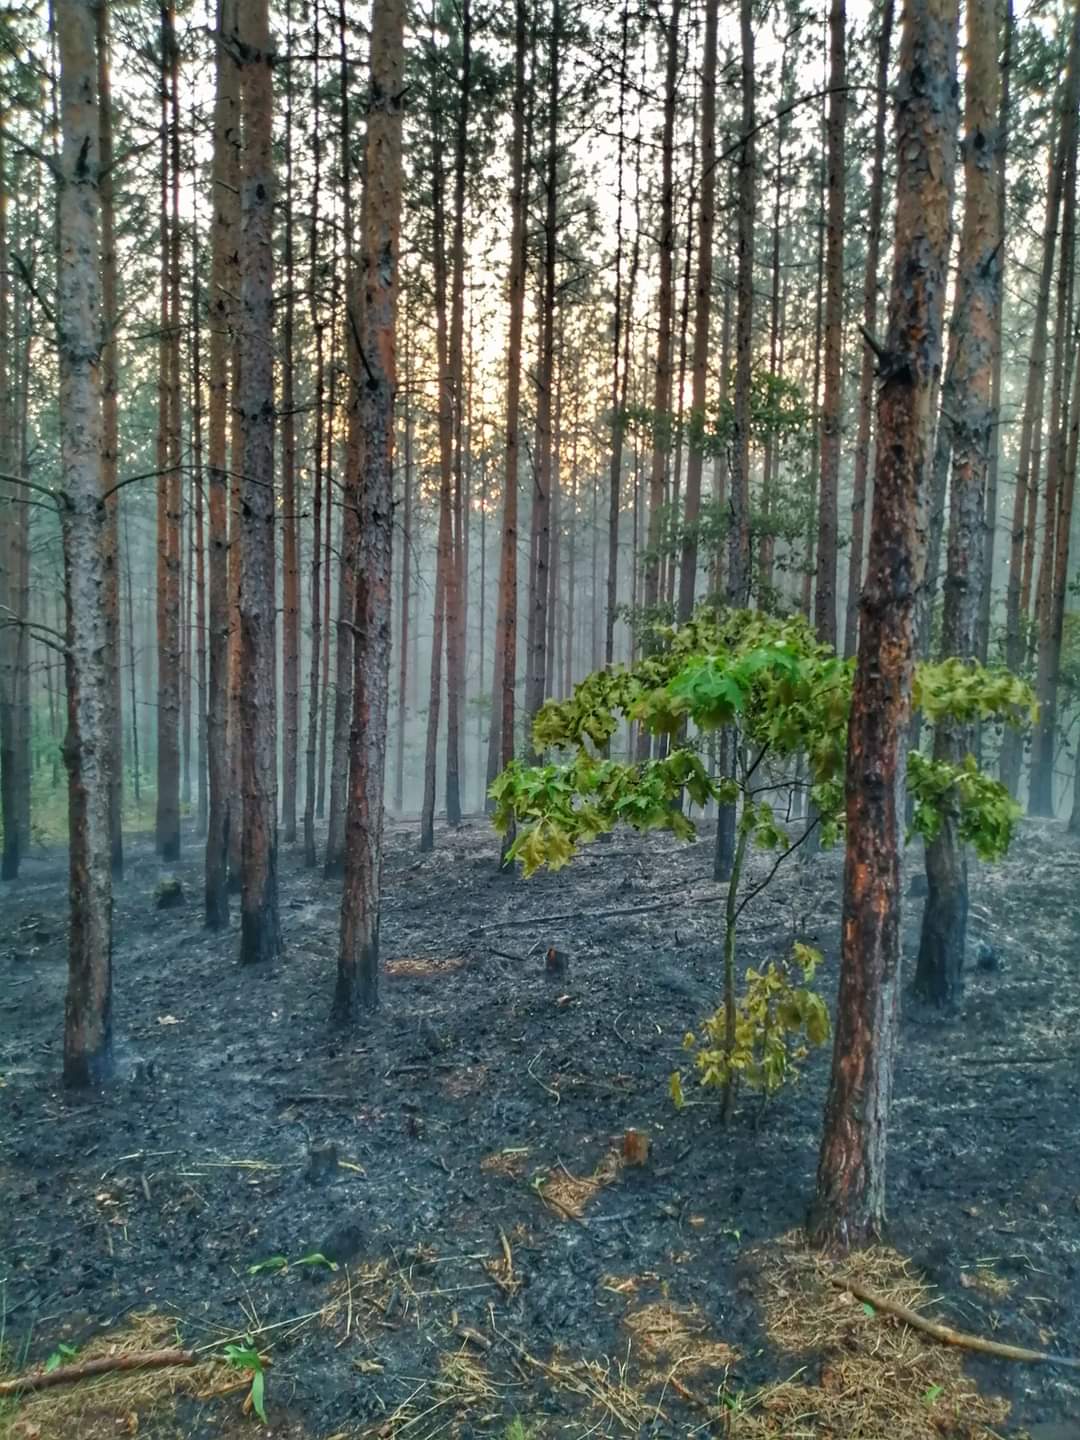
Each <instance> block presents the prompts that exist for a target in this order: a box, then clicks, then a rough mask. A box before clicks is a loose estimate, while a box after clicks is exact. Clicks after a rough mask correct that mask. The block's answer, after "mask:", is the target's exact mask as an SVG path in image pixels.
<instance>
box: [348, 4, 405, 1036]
mask: <svg viewBox="0 0 1080 1440" xmlns="http://www.w3.org/2000/svg"><path fill="white" fill-rule="evenodd" d="M404 38H405V5H404V0H374V5H373V8H372V20H371V85H370V99H369V110H368V133H367V173H366V185H365V192H364V249H363V257H362V264H363V268H362V274H361V283H362V285H363V295H362V312H363V313H362V321H361V327H360V328H361V344H362V345H363V346H364V352H363V354H364V373H365V376H366V377H367V378H366V384H365V385H364V390H363V408H362V412H361V414H362V422H363V429H364V444H363V449H364V472H363V477H362V479H361V482H360V487H359V499H360V506H361V511H362V514H361V523H360V537H361V538H360V554H359V564H358V567H357V585H356V642H355V645H354V647H353V649H354V657H355V682H354V705H353V724H352V732H351V736H350V749H351V764H350V767H349V803H348V814H347V822H346V823H347V836H348V843H347V845H346V851H345V855H346V859H345V885H344V893H343V896H342V905H341V949H340V951H339V954H338V976H337V988H336V991H335V994H334V1017H335V1019H336V1020H337V1021H338V1022H339V1023H346V1022H348V1021H350V1020H353V1019H355V1017H356V1015H357V1012H358V1011H360V1010H373V1009H375V1007H376V1005H377V1004H378V997H379V988H378V979H379V883H380V879H381V873H382V829H383V784H384V780H385V771H386V728H387V708H388V701H389V688H390V612H391V607H392V603H393V592H392V578H391V548H392V547H391V541H392V536H393V458H394V391H395V386H396V353H395V352H396V345H395V338H396V337H395V329H396V320H397V299H398V287H399V283H400V280H399V262H400V253H399V252H400V231H401V193H402V144H401V129H402V119H401V117H402V100H403V94H404V88H405V53H404V48H405V47H404Z"/></svg>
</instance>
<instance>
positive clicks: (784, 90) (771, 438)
mask: <svg viewBox="0 0 1080 1440" xmlns="http://www.w3.org/2000/svg"><path fill="white" fill-rule="evenodd" d="M790 85H791V76H790V68H789V64H788V37H786V36H785V39H784V49H783V54H782V56H781V60H780V96H781V100H782V103H783V104H785V105H786V104H787V103H788V98H789V92H790ZM775 128H776V150H775V156H774V160H773V219H772V263H771V265H770V270H771V272H772V274H771V280H770V294H769V379H770V381H775V380H776V378H777V376H779V375H780V374H781V373H782V366H783V354H782V352H783V342H782V339H781V334H782V330H783V321H784V313H785V308H786V299H787V280H786V278H785V280H784V282H783V286H781V278H780V272H781V268H782V267H781V232H782V226H783V218H782V217H783V196H784V153H785V151H786V149H787V142H788V136H787V126H786V125H785V124H784V123H783V121H782V120H781V121H779V122H778V123H777V125H776V127H775ZM781 293H783V296H784V302H783V303H782V302H781ZM777 438H778V437H777V435H776V434H775V432H774V429H773V427H769V429H768V430H767V431H766V434H765V441H764V445H763V447H762V449H763V454H762V463H761V469H762V476H761V530H760V537H759V540H758V603H759V605H761V606H762V608H766V607H768V606H769V605H770V604H771V603H772V590H773V572H774V567H775V560H776V533H775V521H774V518H773V515H774V509H775V496H774V491H775V488H776V475H777V471H778V470H779V468H780V466H779V454H778V446H777Z"/></svg>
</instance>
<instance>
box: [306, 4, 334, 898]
mask: <svg viewBox="0 0 1080 1440" xmlns="http://www.w3.org/2000/svg"><path fill="white" fill-rule="evenodd" d="M312 17H313V26H312V31H313V46H314V59H313V62H312V128H311V149H312V170H311V207H310V214H311V219H310V229H309V235H308V304H309V307H310V310H311V330H312V334H313V335H314V337H315V426H314V430H315V434H314V437H313V441H312V470H313V471H314V477H313V481H312V500H311V653H310V656H309V659H308V706H307V736H306V740H305V751H304V768H305V776H304V865H305V866H306V867H307V868H308V869H309V870H313V869H314V868H315V866H316V865H317V864H318V855H317V854H316V850H315V801H316V794H317V791H318V777H317V773H316V768H315V766H316V757H317V754H318V743H319V662H320V658H321V654H322V608H321V606H322V506H323V428H324V420H325V400H326V354H325V333H324V332H325V322H324V320H323V313H322V309H321V306H320V303H319V300H320V295H319V283H318V273H319V255H320V247H319V209H320V191H321V181H322V135H321V121H320V115H321V104H320V100H321V94H322V91H321V88H320V83H319V82H320V75H319V44H320V39H319V7H318V6H317V5H316V6H315V7H314V8H313V10H312ZM328 508H329V507H328Z"/></svg>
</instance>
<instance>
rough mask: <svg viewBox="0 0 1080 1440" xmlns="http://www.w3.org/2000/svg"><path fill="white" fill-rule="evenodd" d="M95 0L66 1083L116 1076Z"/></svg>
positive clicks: (67, 134) (67, 341)
mask: <svg viewBox="0 0 1080 1440" xmlns="http://www.w3.org/2000/svg"><path fill="white" fill-rule="evenodd" d="M95 12H96V6H95V5H94V3H93V0H57V3H56V7H55V11H54V14H55V17H56V35H57V43H58V46H59V52H60V103H61V133H62V150H61V154H60V158H59V168H58V174H57V189H58V200H59V225H58V239H59V254H58V258H57V304H56V321H57V344H58V350H59V361H60V395H59V402H60V403H59V413H60V465H61V477H62V487H63V499H62V502H61V506H60V518H61V526H62V530H63V546H64V579H65V586H64V592H65V598H66V605H67V662H66V669H67V692H68V695H67V699H68V731H67V736H66V738H65V741H64V758H65V761H66V763H67V769H68V803H69V825H70V844H69V854H70V861H69V863H70V896H71V931H70V940H69V954H68V989H67V1000H66V1005H65V1012H64V1082H65V1084H67V1085H69V1086H80V1087H81V1086H90V1085H97V1084H100V1083H101V1082H102V1081H104V1080H107V1079H108V1077H109V1075H110V1073H111V1070H112V873H111V864H110V851H111V845H110V830H109V785H110V781H109V757H110V751H111V739H110V735H109V717H110V707H109V680H108V675H107V674H106V669H105V655H106V645H107V634H106V631H107V626H106V616H105V533H104V532H105V525H106V519H105V509H104V507H103V506H102V504H101V457H102V450H103V440H104V432H103V422H102V404H101V351H102V346H103V343H104V339H105V337H104V334H103V332H102V304H101V250H100V243H101V196H100V189H99V186H100V168H101V167H100V135H101V131H100V120H99V115H98V76H97V60H96V54H95V47H96V39H97V36H96V29H97V26H96V15H95Z"/></svg>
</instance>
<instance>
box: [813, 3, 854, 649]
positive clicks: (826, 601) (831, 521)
mask: <svg viewBox="0 0 1080 1440" xmlns="http://www.w3.org/2000/svg"><path fill="white" fill-rule="evenodd" d="M845 24H846V17H845V12H844V0H832V3H831V5H830V8H829V91H830V94H829V122H828V131H827V134H828V139H827V151H828V161H827V167H828V168H827V180H826V186H827V192H828V205H827V218H826V247H825V396H824V400H823V403H822V407H821V471H820V476H819V483H818V537H817V587H816V589H815V591H814V628H815V629H816V630H817V636H818V639H819V640H820V641H822V643H823V644H825V645H831V646H832V647H833V648H834V649H835V647H836V538H837V513H838V512H837V493H838V489H839V483H840V423H841V418H842V413H843V405H844V394H843V389H844V372H843V367H842V362H843V348H844V160H845V157H844V129H845V120H846V116H847V93H846V91H845V89H844V87H845V85H846V84H847V66H846V60H845V47H844V28H845Z"/></svg>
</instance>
